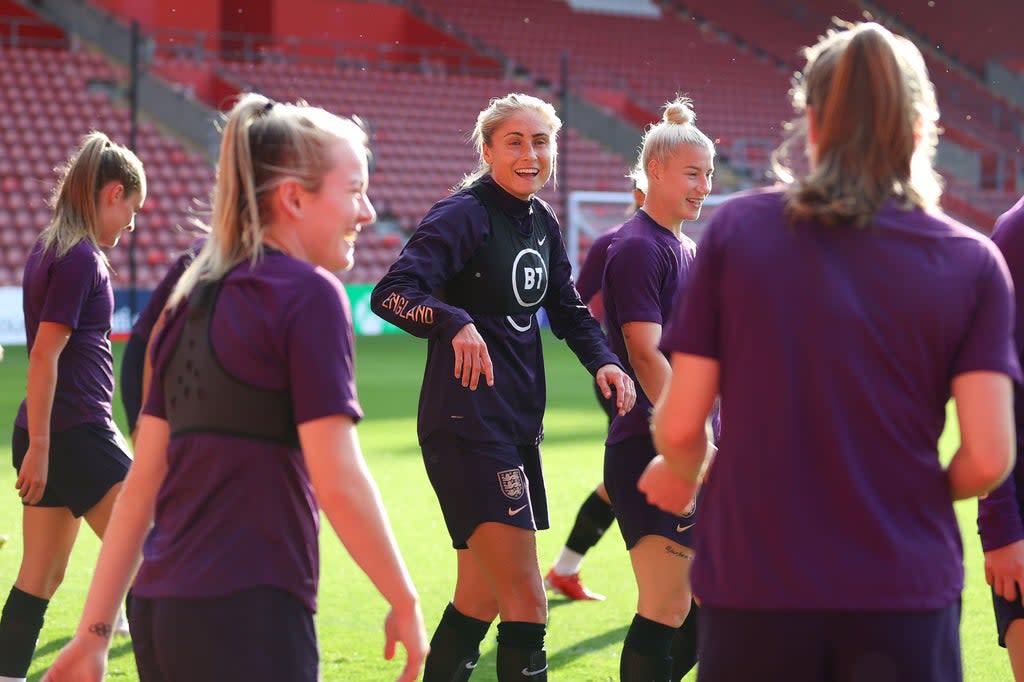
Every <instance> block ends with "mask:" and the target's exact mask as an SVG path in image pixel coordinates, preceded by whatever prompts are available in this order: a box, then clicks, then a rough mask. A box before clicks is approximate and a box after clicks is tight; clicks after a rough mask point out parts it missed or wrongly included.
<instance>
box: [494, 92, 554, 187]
mask: <svg viewBox="0 0 1024 682" xmlns="http://www.w3.org/2000/svg"><path fill="white" fill-rule="evenodd" d="M483 152H484V161H485V162H486V163H487V164H488V165H489V166H490V167H491V177H492V178H494V181H495V182H497V183H498V184H499V185H500V186H501V187H502V189H504V190H505V191H506V192H508V193H509V194H511V195H512V196H514V197H517V198H519V199H522V200H524V201H526V200H528V199H529V198H530V197H532V196H533V195H534V194H535V193H537V191H539V190H540V189H541V188H542V187H543V186H544V185H545V184H547V181H548V180H549V179H550V178H551V166H552V161H553V160H554V157H555V154H556V151H555V140H554V139H553V136H552V131H551V126H550V125H548V123H547V122H546V121H545V120H544V117H543V116H541V114H540V113H539V112H537V111H533V110H531V109H520V110H519V111H517V112H516V113H514V114H512V115H511V116H509V117H508V118H507V119H505V121H504V122H502V124H501V125H500V126H498V128H497V129H496V130H495V131H494V134H493V135H492V136H491V141H490V143H489V144H484V147H483Z"/></svg>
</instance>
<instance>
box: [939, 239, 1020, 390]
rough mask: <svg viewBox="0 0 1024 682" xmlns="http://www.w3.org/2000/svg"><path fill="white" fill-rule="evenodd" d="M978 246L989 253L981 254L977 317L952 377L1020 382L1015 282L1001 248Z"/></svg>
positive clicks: (955, 362) (964, 341)
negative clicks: (989, 376)
mask: <svg viewBox="0 0 1024 682" xmlns="http://www.w3.org/2000/svg"><path fill="white" fill-rule="evenodd" d="M979 243H980V244H981V246H982V247H983V248H986V252H987V253H983V254H982V255H983V256H986V257H985V258H984V260H983V262H982V264H981V265H980V266H979V268H978V277H977V285H976V296H975V301H976V305H975V309H974V316H973V318H972V320H971V324H969V325H968V326H967V332H966V335H965V336H964V338H963V339H962V340H961V342H960V346H959V349H958V351H957V353H956V355H955V357H954V358H953V362H952V364H951V376H957V375H959V374H963V373H965V372H972V371H993V372H1002V373H1004V374H1007V375H1009V376H1010V377H1011V378H1012V379H1014V380H1015V381H1020V379H1021V371H1020V361H1019V358H1018V353H1017V347H1016V345H1015V343H1014V336H1013V334H1014V322H1013V317H1014V313H1013V310H1014V297H1013V281H1012V279H1011V277H1010V272H1009V270H1008V269H1007V266H1006V261H1005V260H1004V259H1003V257H1002V255H1001V254H1000V253H999V251H998V249H996V248H995V246H993V245H992V244H991V243H990V242H988V240H987V239H986V240H983V241H981V242H979Z"/></svg>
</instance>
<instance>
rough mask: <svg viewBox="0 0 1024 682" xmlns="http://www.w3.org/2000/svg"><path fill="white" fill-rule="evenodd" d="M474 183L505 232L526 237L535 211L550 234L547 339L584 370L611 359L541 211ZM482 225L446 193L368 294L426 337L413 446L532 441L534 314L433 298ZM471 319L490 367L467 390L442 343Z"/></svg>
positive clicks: (536, 354)
mask: <svg viewBox="0 0 1024 682" xmlns="http://www.w3.org/2000/svg"><path fill="white" fill-rule="evenodd" d="M484 182H486V183H489V184H490V185H491V186H492V187H493V188H495V189H496V190H497V192H496V196H497V199H496V203H497V204H498V206H497V208H498V209H499V210H500V211H502V212H503V213H504V214H505V215H506V216H507V217H508V219H509V220H510V221H512V222H513V223H514V224H515V225H516V228H515V229H518V230H520V231H521V232H522V233H523V234H530V233H531V232H532V231H533V217H534V214H535V213H536V212H540V216H541V217H542V219H543V220H544V222H545V225H546V228H547V233H546V236H545V237H544V239H545V240H550V245H551V256H550V262H548V263H547V264H546V267H547V278H546V279H547V282H548V284H547V289H546V292H545V294H544V297H543V300H542V303H541V305H543V307H544V309H545V311H546V312H547V315H548V319H549V321H550V323H551V330H552V331H553V332H554V334H555V336H557V337H558V338H560V339H562V338H564V339H565V340H566V342H567V343H568V345H569V347H570V349H572V351H573V352H574V353H575V354H576V356H577V357H578V358H579V360H580V362H581V363H582V364H583V366H584V367H586V368H587V370H588V371H589V372H590V373H591V374H594V373H595V372H596V371H597V370H598V369H599V368H600V367H602V366H603V365H607V364H616V365H618V364H619V362H618V359H617V358H616V357H615V356H614V355H613V354H612V353H611V351H609V350H608V345H607V343H606V341H605V339H604V334H602V332H601V328H600V326H599V325H598V323H597V321H596V320H595V319H594V318H593V316H591V314H590V312H589V311H588V310H587V307H586V306H585V305H583V302H582V301H581V300H580V297H579V294H578V293H577V292H576V287H575V286H574V284H573V281H572V268H571V266H570V264H569V258H568V256H567V255H566V253H565V247H564V245H563V243H562V235H561V232H560V231H559V228H558V222H557V221H556V219H555V216H554V213H553V212H552V211H551V207H550V206H548V205H547V204H546V203H544V202H543V201H542V200H540V199H537V198H534V199H532V200H531V201H523V200H521V199H518V198H516V197H514V196H512V195H511V194H509V193H507V192H505V190H503V189H501V188H500V187H499V186H498V185H497V184H496V183H494V181H493V180H492V179H491V178H486V179H485V180H484ZM490 229H491V228H490V218H489V216H488V213H487V209H486V208H485V207H484V206H483V204H482V203H481V202H480V201H479V200H478V199H477V198H476V197H475V196H474V195H473V194H471V193H470V192H468V191H459V192H456V193H454V194H452V195H451V196H449V197H447V198H445V199H443V200H442V201H439V202H438V203H436V204H434V206H433V207H432V208H431V209H430V211H428V212H427V215H426V216H424V218H423V221H422V222H421V223H420V225H419V227H418V228H417V229H416V232H415V233H414V234H413V236H412V237H411V238H410V239H409V242H408V243H407V244H406V245H405V248H404V249H403V250H402V253H401V255H400V256H399V257H398V260H396V261H395V262H394V263H393V264H392V265H391V268H390V270H388V273H387V274H386V275H385V276H384V277H383V278H382V279H381V280H380V282H378V283H377V286H376V287H375V288H374V291H373V295H372V298H371V303H372V307H373V311H374V312H375V313H376V314H378V315H380V316H381V317H382V318H384V319H385V320H387V321H388V322H391V323H393V324H395V325H397V326H399V327H401V328H402V329H404V330H405V331H407V332H408V333H410V334H413V335H414V336H419V337H423V338H426V339H427V340H428V342H427V365H426V369H425V371H424V376H423V387H422V390H421V393H420V406H419V419H418V432H419V439H420V442H421V443H422V442H423V441H424V440H426V438H427V437H428V436H429V435H430V434H431V433H433V432H434V431H436V430H445V431H449V432H452V433H456V434H458V435H460V436H462V437H464V438H469V439H472V440H477V441H498V442H505V443H515V444H517V445H533V444H535V443H537V442H538V441H539V439H540V438H541V433H542V425H541V422H542V419H543V416H544V405H545V399H546V398H545V395H546V384H545V376H544V357H543V352H542V347H541V337H540V329H539V327H538V323H537V319H536V316H535V315H531V316H529V317H525V316H523V317H524V320H523V321H517V320H515V319H512V318H510V317H509V316H508V315H502V314H476V315H470V314H469V313H468V312H466V311H465V310H463V309H462V308H459V307H457V306H454V305H450V304H448V303H446V302H445V301H444V300H442V298H440V297H439V296H438V295H437V292H439V291H440V290H442V289H443V287H444V286H445V284H446V283H448V282H449V281H451V280H452V279H453V278H455V277H456V276H457V275H459V274H460V273H462V271H463V266H464V265H465V264H466V263H467V262H468V261H469V260H470V259H471V258H472V257H473V255H474V254H475V253H476V252H477V250H478V249H479V248H480V247H481V245H483V244H484V242H485V240H487V239H488V237H489V233H490ZM508 267H509V272H508V275H509V276H508V277H505V276H502V277H501V279H502V281H509V282H510V283H511V282H513V281H514V278H513V276H512V275H514V274H515V273H514V268H515V263H509V264H508ZM510 286H511V284H510ZM471 322H472V323H474V324H475V326H476V328H477V330H478V331H479V333H480V335H481V336H482V337H483V339H484V340H485V341H486V343H487V348H488V352H489V354H490V357H491V361H492V363H493V365H494V386H493V387H489V386H487V385H486V383H485V382H484V381H483V380H481V383H480V386H479V387H478V388H477V390H476V391H470V390H469V389H467V388H464V387H463V386H462V383H461V381H460V380H458V379H455V378H454V372H453V367H454V351H453V350H452V343H451V342H452V339H453V338H454V336H455V335H456V334H457V333H458V332H459V330H461V329H462V328H463V327H464V326H466V325H467V324H469V323H471Z"/></svg>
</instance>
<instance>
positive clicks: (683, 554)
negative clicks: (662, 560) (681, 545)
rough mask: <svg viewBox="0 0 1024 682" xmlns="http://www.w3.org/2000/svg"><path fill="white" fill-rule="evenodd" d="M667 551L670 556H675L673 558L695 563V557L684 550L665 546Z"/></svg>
mask: <svg viewBox="0 0 1024 682" xmlns="http://www.w3.org/2000/svg"><path fill="white" fill-rule="evenodd" d="M665 551H666V552H668V553H669V554H671V555H673V556H678V557H682V558H684V559H687V560H689V561H693V555H692V554H690V553H689V552H684V551H682V550H678V549H675V548H673V547H672V546H671V545H665Z"/></svg>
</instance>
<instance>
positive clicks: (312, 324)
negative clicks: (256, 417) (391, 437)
mask: <svg viewBox="0 0 1024 682" xmlns="http://www.w3.org/2000/svg"><path fill="white" fill-rule="evenodd" d="M303 289H304V293H303V295H302V296H300V297H297V298H296V300H295V302H294V306H293V307H292V309H291V314H290V315H289V316H288V327H287V333H286V337H285V338H286V346H285V353H286V361H287V363H288V376H289V383H290V388H291V395H292V407H293V410H294V412H295V423H296V424H302V423H304V422H307V421H312V420H314V419H318V418H320V417H326V416H330V415H336V414H345V415H348V416H350V417H352V419H353V420H356V421H358V420H359V419H361V418H362V416H363V411H362V408H361V407H360V405H359V398H358V396H357V394H356V380H355V346H354V338H353V332H352V313H351V309H350V307H349V304H348V297H347V295H346V294H345V290H344V288H343V287H342V285H341V283H340V282H338V280H337V279H336V278H335V277H334V276H333V275H331V274H330V273H328V272H326V271H325V270H322V269H320V268H318V269H316V270H315V271H314V274H313V275H312V276H311V278H310V282H309V284H308V286H305V287H303Z"/></svg>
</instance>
